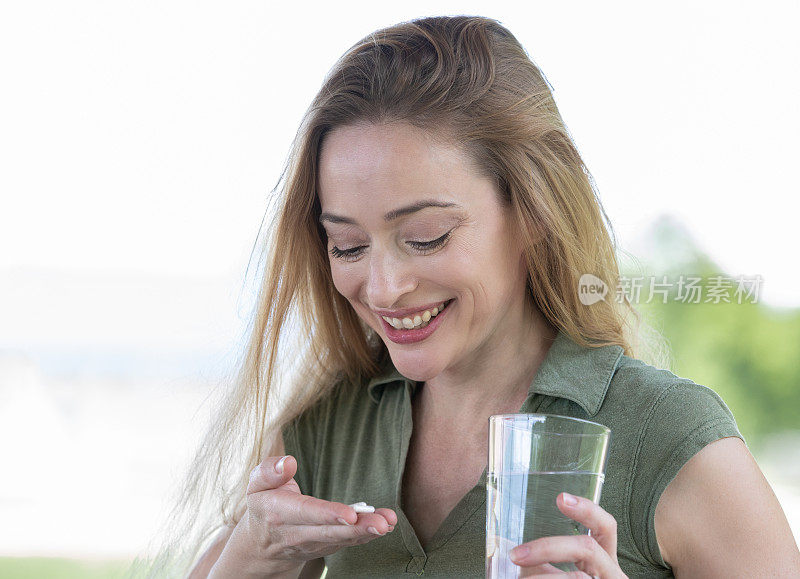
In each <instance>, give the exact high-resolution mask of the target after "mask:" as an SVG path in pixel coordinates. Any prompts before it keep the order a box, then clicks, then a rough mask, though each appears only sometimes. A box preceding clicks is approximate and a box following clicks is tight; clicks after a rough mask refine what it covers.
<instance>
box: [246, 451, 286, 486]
mask: <svg viewBox="0 0 800 579" xmlns="http://www.w3.org/2000/svg"><path fill="white" fill-rule="evenodd" d="M296 472H297V460H295V458H294V457H293V456H291V455H289V454H287V455H285V456H269V457H267V458H265V459H264V460H263V461H262V462H261V464H259V465H258V466H257V467H255V468H254V469H253V470H252V471H251V472H250V482H249V484H248V485H247V494H248V495H249V494H253V493H260V492H263V491H269V490H272V489H277V488H279V487H281V486H283V485H284V484H286V483H287V482H288V481H290V480H291V479H292V477H293V476H294V475H295V473H296Z"/></svg>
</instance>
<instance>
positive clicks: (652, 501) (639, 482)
mask: <svg viewBox="0 0 800 579" xmlns="http://www.w3.org/2000/svg"><path fill="white" fill-rule="evenodd" d="M643 419H644V426H643V428H642V430H641V434H640V438H639V445H638V452H637V454H636V464H635V468H634V472H635V475H634V484H633V492H632V496H631V529H632V531H633V538H634V541H635V542H636V543H637V547H638V548H639V550H640V551H641V552H642V554H643V555H645V557H647V558H648V559H649V560H650V562H651V563H653V564H655V565H657V566H660V567H665V568H669V565H668V564H667V563H666V562H665V561H664V559H663V557H662V556H661V551H660V549H659V547H658V541H657V540H656V533H655V511H656V506H657V505H658V501H659V499H660V498H661V495H662V493H663V492H664V489H666V488H667V486H668V485H669V483H670V482H672V480H673V479H674V478H675V476H676V475H677V474H678V471H679V470H680V469H681V467H683V465H684V464H686V463H687V462H688V460H689V459H690V458H692V457H693V456H694V455H695V454H697V453H698V452H699V451H700V450H702V449H703V448H704V447H705V446H706V445H708V444H710V443H712V442H714V441H716V440H719V439H721V438H727V437H731V436H735V437H737V438H741V439H742V441H744V437H743V436H742V435H741V433H740V432H739V429H738V427H737V425H736V421H735V419H734V417H733V414H732V413H731V411H730V409H729V408H728V407H727V405H726V404H725V402H723V401H722V399H721V398H720V397H719V396H718V395H717V393H716V392H714V391H713V390H711V389H710V388H707V387H705V386H701V385H698V384H695V383H694V382H692V381H691V380H682V381H680V382H677V383H675V384H672V385H670V386H668V387H667V388H665V389H664V390H663V391H662V392H661V393H660V395H659V396H658V397H657V399H656V401H655V403H654V404H653V406H652V407H651V409H650V412H649V413H648V415H647V416H646V417H643Z"/></svg>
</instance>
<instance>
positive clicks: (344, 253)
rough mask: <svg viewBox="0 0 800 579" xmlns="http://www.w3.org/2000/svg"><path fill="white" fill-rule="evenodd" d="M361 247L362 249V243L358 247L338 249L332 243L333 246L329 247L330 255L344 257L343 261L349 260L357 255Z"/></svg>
mask: <svg viewBox="0 0 800 579" xmlns="http://www.w3.org/2000/svg"><path fill="white" fill-rule="evenodd" d="M362 249H364V246H363V245H360V246H358V247H351V248H350V249H339V248H338V247H336V246H335V245H334V246H333V247H331V255H332V256H333V257H336V258H338V259H344V260H345V261H350V260H353V259H354V258H356V257H358V256H359V255H360V253H361V250H362Z"/></svg>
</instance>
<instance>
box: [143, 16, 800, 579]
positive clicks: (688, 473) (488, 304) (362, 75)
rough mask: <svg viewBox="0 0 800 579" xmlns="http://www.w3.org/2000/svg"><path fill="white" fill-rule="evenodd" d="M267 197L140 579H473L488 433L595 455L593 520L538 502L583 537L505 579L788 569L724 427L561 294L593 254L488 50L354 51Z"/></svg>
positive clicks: (525, 100) (572, 165)
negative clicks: (258, 247) (235, 368)
mask: <svg viewBox="0 0 800 579" xmlns="http://www.w3.org/2000/svg"><path fill="white" fill-rule="evenodd" d="M284 175H285V180H284V181H283V183H282V187H281V197H280V199H279V201H280V207H279V211H278V213H277V216H276V222H275V223H274V224H273V227H272V229H271V237H270V240H269V243H268V244H267V246H266V247H265V254H266V255H267V259H268V260H269V261H268V263H269V266H268V267H267V269H266V270H265V276H264V280H263V282H262V285H261V289H260V292H259V296H258V301H257V309H256V311H255V312H254V322H253V327H252V333H251V335H250V340H249V342H248V347H247V351H246V352H245V356H244V358H243V359H242V364H241V369H240V373H239V375H238V376H237V380H236V382H235V384H233V386H232V388H231V389H230V391H229V393H228V396H227V398H226V399H224V400H223V401H222V403H221V405H220V407H219V416H218V418H217V420H216V422H215V423H214V424H213V425H212V428H211V429H210V430H209V432H208V434H207V436H206V439H205V440H204V442H203V445H202V446H201V447H200V450H199V452H198V456H197V459H196V461H195V463H194V465H193V468H192V470H191V472H190V473H189V474H188V475H187V479H186V482H185V486H184V489H183V493H182V494H181V495H180V497H179V502H178V505H177V507H176V509H175V511H174V513H175V515H174V521H175V525H174V527H175V532H174V534H173V539H174V540H173V542H172V543H167V544H166V545H165V547H164V548H163V549H162V550H161V551H160V553H159V554H158V556H157V557H156V559H155V561H154V563H153V565H152V566H151V568H150V574H151V575H152V576H157V577H164V576H170V575H171V574H173V573H177V574H178V575H181V574H183V573H184V572H185V571H186V570H187V569H188V567H190V566H191V565H192V564H194V567H193V572H192V577H206V576H208V577H242V576H280V577H297V576H306V577H311V576H319V573H320V571H321V570H322V569H323V567H327V569H328V576H330V577H353V576H371V577H401V576H405V575H407V574H408V573H414V574H422V573H426V574H433V575H441V576H451V577H465V576H471V577H482V576H484V572H485V567H484V564H485V548H486V542H485V534H484V533H485V516H486V511H485V500H486V491H485V484H486V474H487V473H486V463H487V420H488V417H489V416H491V415H493V414H506V413H514V412H525V413H529V412H546V413H550V414H560V415H565V416H572V417H575V418H581V419H590V420H593V421H596V422H600V423H602V424H604V425H606V426H608V427H609V428H610V429H611V431H612V440H613V443H612V445H611V447H610V450H609V459H608V466H607V470H606V480H605V485H604V488H603V497H602V499H601V501H600V504H599V505H598V504H594V503H592V502H591V501H587V500H585V499H581V498H580V497H578V498H577V499H575V500H572V499H573V498H574V497H569V496H567V495H565V494H562V495H560V498H559V502H558V507H559V509H561V511H562V513H564V514H565V515H566V516H568V517H570V518H572V519H574V520H575V521H577V522H579V523H581V524H582V525H584V526H585V527H586V528H588V529H590V530H591V535H577V536H565V537H547V538H545V539H540V540H537V541H533V542H530V543H526V544H524V545H520V546H519V548H518V549H515V550H514V551H513V552H512V557H514V562H515V563H516V564H517V565H519V567H520V572H521V574H522V575H525V576H527V575H530V574H535V573H548V572H552V571H553V570H554V568H553V567H552V565H551V563H560V562H567V561H569V562H573V563H575V564H576V565H577V566H578V568H579V569H581V571H582V572H583V573H584V574H585V575H592V576H598V577H622V576H625V575H628V576H641V577H671V576H673V575H684V574H685V575H687V576H688V575H699V574H704V575H719V576H734V575H747V576H749V575H755V574H765V575H769V576H778V575H781V574H784V575H787V576H788V575H789V574H791V573H792V572H793V570H797V569H798V557H800V554H798V552H797V548H796V546H795V545H794V544H793V541H792V537H791V532H790V531H789V527H788V524H787V523H786V519H785V517H783V513H782V512H781V509H780V506H779V505H778V503H777V501H776V500H775V497H774V495H772V493H771V490H770V488H769V486H768V485H767V484H766V482H765V481H764V479H763V476H762V475H761V473H760V470H759V469H758V466H757V465H756V464H755V462H754V461H753V460H752V457H751V456H750V454H749V452H748V450H747V448H746V446H745V445H744V444H743V442H742V440H741V434H740V433H739V431H738V429H737V427H736V423H735V420H734V419H733V416H732V415H731V413H730V411H729V410H728V408H727V406H726V405H725V404H724V402H723V401H722V400H721V399H720V398H719V397H718V396H717V395H716V394H715V393H714V392H713V391H711V390H710V389H708V388H705V387H703V386H700V385H697V384H695V383H694V382H692V381H691V380H688V379H684V378H679V377H677V376H675V375H674V374H672V373H670V372H668V371H666V370H660V369H659V368H657V367H655V366H653V365H649V364H648V363H646V361H644V360H642V359H641V358H645V360H647V349H646V347H645V346H647V345H648V344H649V342H648V341H647V340H640V339H639V336H640V335H642V332H641V328H640V327H639V326H638V325H637V319H638V316H637V314H636V311H635V310H634V308H633V307H632V305H631V304H630V303H629V302H628V301H627V299H626V298H625V296H624V295H623V296H622V299H619V300H617V299H607V300H600V301H598V302H596V303H593V304H591V305H584V304H583V303H581V301H580V298H579V294H578V283H579V280H580V278H581V276H583V275H585V274H591V275H593V276H595V277H597V278H599V279H600V280H603V281H604V282H605V283H607V284H609V285H610V286H612V287H616V284H617V281H618V277H619V267H618V263H617V260H616V254H615V249H616V248H615V242H614V240H613V235H612V233H611V227H610V225H609V224H608V223H607V219H606V218H605V214H604V212H603V209H602V206H601V204H600V201H599V199H598V197H597V194H596V192H595V190H594V187H593V183H592V179H591V176H590V173H589V171H588V169H587V168H586V166H585V165H584V164H583V162H582V160H581V157H580V155H579V154H578V151H577V149H576V148H575V145H574V143H573V142H572V140H571V139H570V137H569V134H568V131H567V130H566V127H565V125H564V123H563V121H562V119H561V117H560V115H559V112H558V109H557V107H556V105H555V102H554V100H553V97H552V94H551V92H550V89H549V87H548V85H547V83H546V81H545V80H544V76H543V75H542V73H541V71H540V70H539V69H538V68H537V67H536V65H535V64H534V63H533V62H532V61H531V60H530V58H529V57H528V55H527V54H526V53H525V51H524V49H523V48H522V46H520V44H519V43H518V42H517V40H516V39H515V38H514V36H513V35H512V34H511V33H510V32H509V31H508V30H507V29H506V28H505V27H503V26H501V25H500V24H499V23H498V22H496V21H494V20H490V19H486V18H480V17H466V16H463V17H435V18H425V19H421V20H416V21H412V22H408V23H402V24H399V25H397V26H393V27H390V28H387V29H383V30H379V31H377V32H375V33H373V34H370V35H369V36H368V37H366V38H364V39H363V40H361V41H360V42H358V43H357V44H356V45H354V46H353V47H352V48H351V49H350V50H349V51H347V53H346V54H345V55H344V56H342V58H341V59H340V60H339V62H338V63H337V64H336V65H335V66H334V68H333V70H332V71H331V72H330V74H329V75H328V77H327V78H326V80H325V83H324V85H323V87H322V89H321V90H320V91H319V93H318V95H317V96H316V98H315V99H314V102H313V103H312V104H311V107H310V108H309V110H308V112H307V114H306V117H305V119H304V122H303V124H302V126H301V128H300V131H299V132H298V136H297V139H296V141H295V144H294V148H293V152H292V155H291V157H290V160H289V164H288V166H287V169H286V171H285V173H284ZM293 331H296V332H297V334H296V335H297V336H299V341H298V343H297V345H296V347H297V349H296V350H287V341H288V340H289V339H290V338H291V337H293V336H292V332H293ZM645 337H646V336H645ZM651 361H652V360H651ZM281 378H282V380H283V382H282V383H281V381H280V380H281ZM723 465H724V467H723ZM360 499H363V500H364V501H366V502H368V503H369V504H370V505H375V508H374V510H373V512H369V513H365V512H357V511H356V510H355V509H354V508H353V506H352V505H354V504H357V502H358V501H359V500H360ZM698 505H699V506H698ZM198 509H206V510H208V509H210V510H208V512H207V513H205V517H204V516H203V515H202V514H198V512H197V510H198ZM217 529H220V531H219V533H218V534H217V535H216V537H212V533H213V532H214V531H215V530H217ZM204 544H208V545H209V546H208V549H207V550H206V551H205V553H204V554H203V555H202V557H201V558H200V559H199V560H197V555H198V553H199V552H200V551H201V550H202V547H203V545H204Z"/></svg>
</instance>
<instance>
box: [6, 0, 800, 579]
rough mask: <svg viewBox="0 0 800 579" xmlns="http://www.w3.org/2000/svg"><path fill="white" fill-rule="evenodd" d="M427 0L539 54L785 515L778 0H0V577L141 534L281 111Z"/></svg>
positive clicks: (100, 571)
mask: <svg viewBox="0 0 800 579" xmlns="http://www.w3.org/2000/svg"><path fill="white" fill-rule="evenodd" d="M400 4H402V5H400ZM434 14H480V15H485V16H489V17H493V18H497V19H498V20H500V21H501V22H502V23H504V24H505V25H506V26H507V27H509V28H510V30H511V31H512V32H513V33H514V34H515V35H516V36H517V38H518V39H519V40H520V41H521V42H522V44H523V45H524V46H525V47H526V49H527V50H528V52H529V54H530V55H531V57H532V58H533V60H534V61H535V62H536V63H537V64H538V65H539V66H540V67H541V68H542V70H543V71H544V73H545V74H546V76H547V78H548V80H549V82H550V84H551V85H552V86H553V88H554V90H555V93H554V94H555V98H556V101H557V103H558V106H559V108H560V110H561V113H562V116H563V117H564V119H565V120H566V122H567V125H568V126H569V128H570V131H571V133H572V135H573V137H574V139H575V141H576V143H577V145H578V147H579V149H580V151H581V153H582V154H583V156H584V159H585V161H586V163H587V165H588V166H589V169H590V170H591V171H592V173H593V175H594V177H595V180H596V182H597V186H598V189H599V191H600V195H601V199H602V202H603V204H604V207H605V210H606V212H607V214H608V216H609V219H610V220H611V223H612V224H613V226H614V230H615V233H616V236H617V241H618V243H619V246H620V261H621V263H622V267H623V270H624V272H625V274H626V276H628V278H629V279H630V280H636V279H639V280H640V281H639V283H640V284H641V294H640V296H639V300H638V302H639V305H640V306H641V308H642V310H643V312H644V313H645V315H646V317H647V319H648V321H650V322H651V323H652V324H654V325H655V326H656V327H657V328H659V329H660V330H661V331H662V332H663V333H664V335H665V336H666V338H667V339H668V340H669V342H670V345H671V347H672V356H673V360H672V368H671V369H672V371H673V372H675V373H676V374H678V375H681V376H685V377H688V378H691V379H693V380H694V381H696V382H698V383H700V384H704V385H707V386H709V387H711V388H713V389H714V390H716V391H717V392H718V393H719V394H720V395H721V396H722V397H723V399H724V400H725V401H726V402H727V404H728V405H729V406H730V408H731V409H732V411H733V412H734V415H735V416H736V419H737V421H738V423H739V426H740V429H741V431H742V433H743V434H744V436H745V438H746V439H747V441H748V445H749V447H750V449H751V451H752V452H753V453H754V454H755V456H756V458H757V459H758V461H759V464H760V465H761V467H762V469H763V470H764V472H765V474H766V476H767V478H768V480H769V481H770V483H771V484H772V486H773V489H774V490H775V493H776V495H777V496H778V498H779V500H780V501H781V504H782V505H783V508H784V510H785V512H786V514H787V516H788V518H789V520H790V523H791V525H792V528H793V531H794V533H795V537H800V450H799V449H800V412H798V408H800V388H799V386H800V366H798V364H797V355H798V351H799V350H800V292H798V288H799V287H800V268H798V267H797V265H794V266H792V265H791V264H792V263H795V264H796V263H797V261H796V257H792V256H793V255H794V254H795V253H796V250H797V248H798V243H797V226H796V216H795V214H794V211H793V210H794V209H796V208H797V207H798V203H797V198H798V193H800V191H798V185H797V180H796V176H795V174H794V173H795V169H796V163H797V161H796V159H797V157H798V154H800V147H799V146H798V142H797V135H798V134H800V112H799V111H798V104H797V103H798V102H800V87H799V86H798V79H797V74H796V71H797V70H800V62H799V61H800V40H799V38H800V37H798V35H797V34H796V33H795V30H794V28H795V25H796V23H797V22H798V16H800V5H798V3H797V2H784V3H780V2H765V3H762V4H759V6H758V8H757V9H756V8H755V7H754V5H752V4H745V3H730V2H728V3H714V2H703V3H689V2H673V3H670V4H669V5H655V4H642V3H634V2H631V3H621V2H603V3H591V2H570V3H559V2H531V3H527V4H526V5H524V6H523V5H522V4H513V3H512V2H505V1H502V0H495V1H494V2H491V3H486V2H469V1H462V2H424V3H423V2H419V1H414V0H409V1H406V2H403V3H363V4H359V3H348V2H343V3H331V4H326V5H320V6H318V7H314V6H309V5H305V4H293V5H287V6H280V7H279V6H276V5H275V4H274V3H268V2H255V1H240V2H225V3H223V2H198V1H193V2H189V1H177V0H161V1H159V2H135V3H134V2H122V1H117V2H107V1H94V2H92V1H87V0H77V1H75V2H69V3H64V2H56V1H54V0H50V1H47V0H41V1H36V2H21V3H9V2H5V3H3V4H2V5H1V6H0V54H1V55H2V56H0V78H2V85H3V89H2V91H0V458H2V462H0V464H2V466H0V470H1V471H2V476H0V521H3V524H2V525H0V576H2V577H54V578H58V577H117V576H121V573H122V571H123V570H124V569H125V568H126V567H127V565H128V563H129V562H130V561H131V560H132V559H133V557H134V556H135V555H136V554H137V553H139V552H140V551H141V550H142V549H143V548H144V547H145V546H146V544H147V541H148V540H149V539H150V537H151V536H152V534H153V533H154V532H155V531H156V529H157V526H158V524H159V523H160V519H161V517H163V516H164V509H165V508H166V505H167V504H168V500H169V499H170V498H171V493H172V492H173V490H174V485H175V484H176V483H177V481H178V479H179V477H180V476H181V474H182V472H183V469H185V468H186V467H187V466H188V460H189V458H190V455H191V452H192V450H193V448H194V445H195V444H197V443H198V442H199V437H200V434H201V432H202V431H203V428H204V425H205V422H206V420H207V419H208V415H207V409H206V408H207V407H206V406H205V405H204V402H206V401H207V400H208V397H209V396H210V395H211V394H212V393H213V392H214V390H215V388H218V387H219V386H220V385H221V384H223V383H224V382H223V381H224V378H225V376H226V375H227V374H228V373H230V372H232V370H233V368H232V367H233V363H234V360H235V357H236V354H237V353H238V352H239V350H240V347H241V345H242V339H243V335H244V328H245V325H246V324H247V316H248V314H249V312H250V307H251V305H252V295H253V283H254V279H255V271H254V270H255V269H256V267H255V266H256V264H255V261H253V262H250V263H249V268H248V262H249V260H250V256H251V251H252V249H253V244H254V242H255V241H256V238H257V236H258V235H259V229H260V226H261V224H262V220H263V219H264V216H265V214H266V213H267V212H268V196H269V192H270V190H271V189H272V188H273V187H274V186H275V184H276V183H277V180H278V177H279V174H280V170H281V167H282V164H283V162H284V161H285V158H286V155H287V153H288V150H289V145H290V142H291V140H292V138H293V136H294V133H295V131H296V129H297V127H298V125H299V122H300V119H301V117H302V115H303V112H304V111H305V108H306V107H307V106H308V104H309V103H310V101H311V99H312V97H313V95H314V93H315V92H316V91H317V89H318V88H319V86H320V85H321V83H322V79H323V77H324V75H325V73H326V72H327V70H328V69H329V68H330V67H331V66H332V65H333V63H334V62H335V60H336V59H337V58H338V57H339V56H340V55H341V54H342V53H343V52H344V51H345V50H346V49H347V48H349V47H350V46H351V45H352V44H353V43H355V42H356V41H357V40H358V39H360V38H361V37H363V36H365V35H366V34H368V33H369V32H371V31H373V30H375V29H377V28H379V27H382V26H386V25H390V24H394V23H396V22H399V21H401V20H408V19H411V18H415V17H419V16H426V15H434ZM792 71H795V72H792ZM254 260H255V256H254ZM690 276H691V277H694V278H696V279H697V281H696V282H695V283H694V287H696V288H699V292H700V295H699V298H698V296H697V295H694V296H693V297H692V298H691V299H686V298H687V295H686V294H685V291H684V290H685V288H684V286H683V285H681V284H679V283H678V280H679V279H681V278H683V279H684V281H687V278H688V277H690ZM715 278H717V279H716V281H715ZM741 278H747V279H750V280H760V282H759V283H757V284H755V286H752V285H751V286H750V290H751V291H750V292H749V295H745V299H741V298H742V294H741V293H739V294H737V293H736V292H735V290H736V288H737V280H738V279H741ZM719 279H723V280H728V281H730V282H731V283H732V285H729V284H728V285H726V284H722V286H724V289H725V291H724V292H722V291H720V289H719V288H720V287H721V286H720V282H719ZM653 280H655V282H653ZM651 283H655V285H652V286H651V285H650V284H651ZM712 286H713V287H712ZM634 287H636V282H635V281H634V282H633V283H632V284H631V288H634ZM659 288H660V293H658V292H655V291H653V290H655V289H659ZM714 288H716V289H714ZM696 298H697V299H696ZM726 299H727V301H726ZM648 302H649V303H648Z"/></svg>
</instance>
